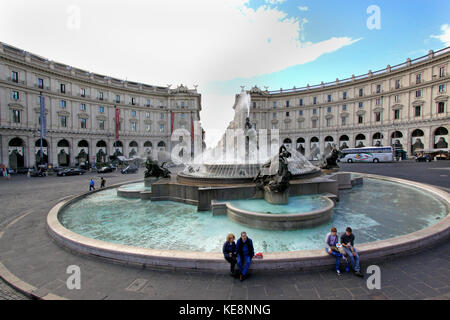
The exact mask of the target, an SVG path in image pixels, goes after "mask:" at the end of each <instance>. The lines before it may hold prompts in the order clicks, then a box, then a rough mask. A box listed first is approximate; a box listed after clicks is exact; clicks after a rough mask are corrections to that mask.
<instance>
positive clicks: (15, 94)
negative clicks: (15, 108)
mask: <svg viewBox="0 0 450 320" xmlns="http://www.w3.org/2000/svg"><path fill="white" fill-rule="evenodd" d="M11 99H13V100H19V91H12V92H11Z"/></svg>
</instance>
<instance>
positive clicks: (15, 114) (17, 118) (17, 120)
mask: <svg viewBox="0 0 450 320" xmlns="http://www.w3.org/2000/svg"><path fill="white" fill-rule="evenodd" d="M12 121H13V122H14V123H20V110H15V109H14V110H13V111H12Z"/></svg>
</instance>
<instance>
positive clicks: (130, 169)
mask: <svg viewBox="0 0 450 320" xmlns="http://www.w3.org/2000/svg"><path fill="white" fill-rule="evenodd" d="M120 172H122V174H129V173H136V172H138V168H137V167H136V166H133V165H130V166H128V167H126V168H125V169H122V170H121V171H120Z"/></svg>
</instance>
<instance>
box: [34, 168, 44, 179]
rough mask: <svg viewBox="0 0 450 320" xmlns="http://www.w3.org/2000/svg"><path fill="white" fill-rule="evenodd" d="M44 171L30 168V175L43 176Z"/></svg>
mask: <svg viewBox="0 0 450 320" xmlns="http://www.w3.org/2000/svg"><path fill="white" fill-rule="evenodd" d="M45 176H46V174H45V171H44V170H35V169H31V170H30V177H45Z"/></svg>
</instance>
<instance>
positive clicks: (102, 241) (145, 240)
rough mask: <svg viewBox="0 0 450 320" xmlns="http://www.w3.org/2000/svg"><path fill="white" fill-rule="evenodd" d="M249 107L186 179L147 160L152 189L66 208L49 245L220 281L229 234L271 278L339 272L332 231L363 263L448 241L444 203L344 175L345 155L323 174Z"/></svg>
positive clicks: (239, 110) (85, 198) (241, 105)
mask: <svg viewBox="0 0 450 320" xmlns="http://www.w3.org/2000/svg"><path fill="white" fill-rule="evenodd" d="M249 106H250V95H249V94H248V93H247V92H245V91H244V90H243V91H242V92H241V93H240V94H239V95H238V96H237V98H236V103H235V105H234V110H235V116H234V119H233V121H232V122H231V123H230V126H229V128H228V129H229V130H227V134H225V135H224V137H223V138H222V140H221V141H220V142H219V143H218V146H217V147H216V148H214V149H211V150H209V151H208V152H207V153H205V154H202V155H200V156H197V157H196V158H194V159H193V161H191V162H189V163H186V166H185V168H184V170H182V171H181V172H179V173H178V174H177V175H172V176H171V177H170V172H168V170H167V169H165V168H164V164H162V165H161V166H160V165H159V164H158V163H157V161H156V160H150V159H149V160H148V161H147V163H146V167H147V172H146V178H145V180H146V181H145V182H134V183H132V184H125V185H118V186H111V187H109V188H107V189H106V190H103V191H98V192H94V193H90V194H84V195H81V196H77V197H74V198H73V199H70V200H64V201H62V202H61V203H59V204H58V205H57V206H55V207H54V208H53V209H52V211H51V212H50V213H49V215H48V218H47V223H48V227H49V228H48V230H49V232H50V234H51V236H52V237H53V238H55V239H56V240H57V241H58V242H59V243H61V244H62V245H64V246H67V247H69V248H70V249H72V250H75V251H77V252H81V253H85V254H90V255H95V256H96V257H102V258H104V259H112V260H113V261H114V262H123V263H126V264H137V265H140V266H165V267H175V268H188V269H214V270H217V269H225V268H226V264H225V263H224V261H223V257H222V255H221V254H220V253H219V252H220V248H221V245H222V243H223V239H224V237H225V235H226V234H228V233H230V232H233V233H235V234H238V233H239V232H240V231H242V230H243V229H244V228H245V230H246V231H247V232H248V233H249V234H251V236H252V238H253V241H254V245H255V249H256V250H257V251H264V252H265V254H264V257H265V258H264V259H263V260H261V261H256V262H255V263H254V265H253V266H252V268H255V269H267V270H273V269H292V268H294V269H298V268H309V267H314V266H325V265H331V264H332V263H333V261H332V259H331V258H330V257H329V256H328V255H326V254H325V253H324V250H323V249H322V247H323V238H324V235H325V234H326V233H327V232H328V231H329V228H330V226H336V227H337V228H338V229H339V231H342V230H344V229H345V227H346V226H349V225H351V226H352V227H353V229H354V230H355V234H356V236H357V238H358V239H359V242H358V243H361V242H362V243H364V244H362V245H359V249H360V250H359V252H360V256H361V258H362V259H370V258H373V259H375V258H379V257H383V256H386V255H390V254H401V253H404V252H409V251H411V250H416V249H417V248H419V247H422V246H425V245H427V244H430V243H433V241H438V239H444V238H445V237H448V235H449V234H450V217H449V216H448V212H449V211H450V210H449V208H450V197H449V195H448V194H447V193H446V192H444V191H442V190H439V189H436V188H433V187H431V186H427V185H422V184H419V183H414V182H411V181H406V180H401V179H394V178H387V177H382V176H373V175H363V174H359V175H355V174H351V173H346V172H339V170H338V166H337V163H336V159H337V156H338V151H337V149H335V148H332V150H331V152H330V154H329V155H328V156H327V157H325V163H324V164H323V165H322V166H321V168H319V167H316V166H314V165H312V164H311V163H310V162H309V161H308V160H307V159H306V158H305V157H304V156H303V155H302V154H301V153H299V152H297V151H296V150H291V149H288V148H286V147H285V146H279V145H278V140H279V138H278V136H277V135H276V134H273V133H271V134H270V135H269V134H266V135H264V134H263V135H261V132H260V133H259V134H258V132H257V131H256V130H255V128H254V127H253V125H252V124H251V123H250V119H249V117H248V112H249ZM232 131H234V132H235V134H229V133H230V132H232ZM236 132H237V133H236ZM267 138H269V139H267ZM267 140H269V141H270V145H269V144H267ZM272 140H276V142H277V144H272ZM265 146H267V148H265ZM168 235H169V238H170V241H160V240H161V238H164V239H167V238H168ZM392 237H395V238H392ZM374 241H376V244H372V242H374ZM308 250H311V251H308Z"/></svg>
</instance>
